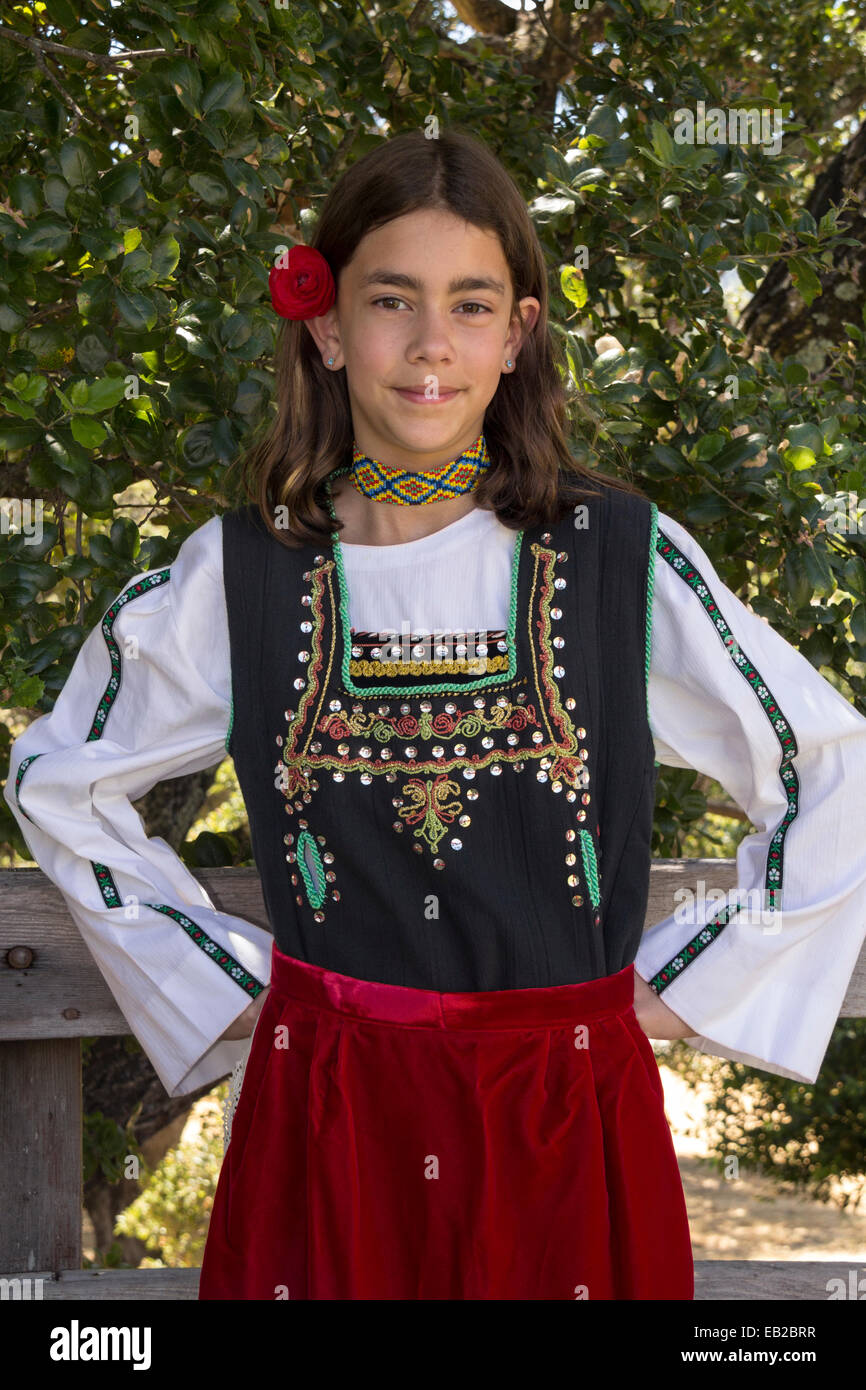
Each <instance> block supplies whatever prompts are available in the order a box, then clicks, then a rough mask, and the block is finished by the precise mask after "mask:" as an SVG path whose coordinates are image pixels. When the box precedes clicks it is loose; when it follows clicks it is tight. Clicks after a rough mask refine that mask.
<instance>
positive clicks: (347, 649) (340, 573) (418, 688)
mask: <svg viewBox="0 0 866 1390" xmlns="http://www.w3.org/2000/svg"><path fill="white" fill-rule="evenodd" d="M346 472H348V469H347V468H339V469H337V471H336V472H335V473H333V474H332V475H331V476H332V478H337V477H340V476H341V475H342V474H343V473H346ZM326 486H327V493H328V510H329V511H330V513H331V519H332V520H333V521H335V522H336V520H337V516H336V512H335V511H334V504H333V500H332V498H331V479H330V478H329V479H328V480H327V484H326ZM523 535H524V533H523V531H518V533H517V537H516V540H515V545H514V555H513V557H512V561H511V602H510V605H509V613H508V669H507V670H506V671H502V672H501V673H500V674H499V675H493V676H481V677H479V679H478V680H477V681H473V682H472V684H471V685H469V684H467V685H463V684H461V686H460V690H482V689H483V688H484V687H486V686H490V685H504V684H505V682H506V681H509V680H513V679H514V675H515V673H516V671H517V651H516V647H515V642H514V634H515V630H516V627H517V583H518V575H519V572H520V555H521V551H522V546H523ZM331 543H332V545H333V548H334V559H335V560H336V562H337V579H338V583H339V586H340V605H339V606H340V617H341V619H342V628H343V660H342V664H341V674H342V678H343V686H344V688H345V689H346V690H347V691H349V693H350V694H352V695H405V694H406V687H405V686H404V685H366V686H358V685H355V683H354V682H353V680H352V676H351V673H350V670H349V659H350V655H351V627H350V622H349V585H348V583H347V580H346V573H345V570H344V567H343V551H342V547H341V545H340V537H339V533H338V532H337V531H334V532H332V534H331ZM453 690H454V687H453V685H449V684H448V682H447V681H446V682H444V683H443V682H439V683H437V684H435V685H413V686H412V694H413V695H439V694H446V693H450V692H452V691H453Z"/></svg>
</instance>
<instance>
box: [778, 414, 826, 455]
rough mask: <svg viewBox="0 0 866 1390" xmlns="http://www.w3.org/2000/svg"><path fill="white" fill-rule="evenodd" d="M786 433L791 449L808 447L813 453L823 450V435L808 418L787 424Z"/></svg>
mask: <svg viewBox="0 0 866 1390" xmlns="http://www.w3.org/2000/svg"><path fill="white" fill-rule="evenodd" d="M787 435H788V439H789V441H790V444H791V448H792V449H809V450H811V452H812V453H813V454H820V453H822V452H823V449H824V436H823V434H822V433H821V431H820V429H819V428H818V426H817V425H813V424H811V423H810V422H809V421H808V420H806V421H801V422H799V423H798V424H796V425H789V426H788V429H787Z"/></svg>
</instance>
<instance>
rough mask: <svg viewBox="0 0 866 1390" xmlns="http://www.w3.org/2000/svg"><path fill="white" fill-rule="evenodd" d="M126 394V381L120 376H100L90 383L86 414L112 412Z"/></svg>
mask: <svg viewBox="0 0 866 1390" xmlns="http://www.w3.org/2000/svg"><path fill="white" fill-rule="evenodd" d="M125 393H126V381H125V379H124V378H123V377H122V376H101V377H99V378H98V380H96V381H94V382H91V384H90V394H89V396H88V400H87V410H88V412H92V413H95V412H97V411H100V410H112V409H113V408H114V406H116V405H117V404H118V403H119V402H120V401H122V400H123V397H124V395H125Z"/></svg>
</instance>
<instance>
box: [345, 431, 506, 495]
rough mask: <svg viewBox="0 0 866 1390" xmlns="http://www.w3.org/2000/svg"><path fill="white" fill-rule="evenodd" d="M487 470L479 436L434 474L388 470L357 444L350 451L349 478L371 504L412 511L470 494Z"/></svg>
mask: <svg viewBox="0 0 866 1390" xmlns="http://www.w3.org/2000/svg"><path fill="white" fill-rule="evenodd" d="M489 467H490V455H489V454H488V452H487V445H486V444H485V442H484V435H483V434H480V435H479V436H478V438H477V440H476V441H475V443H474V444H473V445H472V448H471V449H467V450H466V452H465V453H463V454H461V455H460V457H459V458H456V459H453V460H452V462H451V463H449V464H446V465H445V467H444V468H440V469H438V470H437V471H436V472H430V471H428V470H426V469H421V470H419V471H418V472H413V471H412V470H411V469H408V468H389V467H388V466H387V465H385V464H382V463H378V462H377V461H376V460H375V459H371V458H369V457H368V456H367V454H362V453H361V451H360V449H359V448H358V446H357V445H356V444H353V447H352V465H351V468H350V469H349V476H350V478H351V480H352V483H353V485H354V486H355V487H356V488H357V489H358V491H359V492H363V493H364V495H365V496H366V497H372V499H373V501H374V502H393V503H396V504H397V505H398V506H401V507H414V506H416V505H417V504H419V503H423V502H441V501H444V499H445V498H447V497H459V496H460V495H461V493H464V492H471V491H472V489H473V488H474V487H476V486H477V484H478V480H479V478H480V476H481V474H482V472H483V471H484V469H485V468H489Z"/></svg>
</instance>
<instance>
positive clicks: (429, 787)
mask: <svg viewBox="0 0 866 1390" xmlns="http://www.w3.org/2000/svg"><path fill="white" fill-rule="evenodd" d="M656 516H657V512H656V509H655V508H654V506H653V505H652V504H650V503H649V502H647V501H646V500H645V499H644V498H642V497H639V496H637V495H636V494H632V493H626V492H620V491H617V490H616V489H612V488H604V489H603V491H602V493H601V496H591V497H587V498H586V499H585V502H584V503H582V504H581V505H580V506H578V507H577V508H576V509H575V510H574V511H571V510H569V511H568V512H567V513H566V515H565V517H564V518H562V519H561V520H560V521H559V522H557V523H555V524H549V525H547V526H541V527H538V528H535V529H531V530H526V531H523V532H519V533H516V538H515V550H514V560H513V566H512V585H511V606H510V614H509V624H508V631H507V634H506V638H505V641H504V643H501V644H500V646H502V647H503V648H504V651H501V652H496V653H492V654H491V653H490V652H489V651H488V653H487V655H482V656H481V657H479V658H477V659H476V660H474V661H472V660H467V659H465V658H456V657H454V658H453V659H451V660H449V661H447V662H442V661H432V662H426V663H424V662H414V661H411V660H410V661H405V660H404V661H403V662H402V663H401V662H396V663H395V662H394V661H393V660H391V659H390V655H389V653H390V649H388V648H379V649H374V650H375V651H378V652H379V654H380V659H379V660H378V661H376V660H373V661H371V660H369V659H367V660H359V659H358V656H359V655H365V653H364V652H362V651H361V649H360V648H358V647H356V648H355V654H354V655H353V651H352V646H353V643H352V632H351V629H350V627H349V602H348V592H347V584H346V578H345V574H344V572H343V565H342V555H341V553H340V547H339V545H336V546H334V545H331V544H328V545H327V546H325V545H321V544H320V545H319V546H317V547H311V546H304V547H303V548H298V549H290V548H289V547H288V546H285V545H283V544H281V542H280V541H278V540H276V539H275V538H274V537H273V536H271V535H270V534H269V533H268V531H267V529H266V527H265V525H264V522H263V521H262V519H261V517H260V515H259V513H258V511H257V509H256V508H255V507H254V506H252V505H250V506H245V507H240V508H238V509H237V510H235V511H232V512H228V513H226V514H225V515H224V516H223V561H224V576H225V594H226V604H227V611H228V621H229V637H230V650H231V668H232V722H231V727H230V730H229V735H228V738H227V748H228V751H229V752H230V753H231V755H232V757H233V759H234V763H235V768H236V771H237V776H238V781H239V784H240V787H241V791H242V793H243V796H244V800H245V803H246V807H247V813H248V816H249V823H250V831H251V836H252V846H253V854H254V857H255V861H256V864H257V866H258V870H259V874H260V876H261V881H262V887H263V893H264V900H265V904H266V907H267V911H268V915H269V919H270V923H271V927H272V930H273V933H274V937H275V940H276V944H277V946H278V947H279V949H280V950H282V951H284V952H285V953H286V954H287V955H290V956H294V957H296V958H298V959H300V960H304V961H307V962H309V963H311V964H314V965H319V966H322V967H324V968H326V969H329V970H334V971H337V972H339V973H341V974H344V975H350V976H354V977H356V978H358V979H365V980H378V981H381V982H384V983H387V984H397V985H409V986H413V987H415V988H422V989H434V990H442V991H455V990H461V991H463V990H496V989H523V988H529V987H537V986H548V985H561V984H571V983H576V982H580V981H583V980H591V979H596V978H597V977H599V976H602V975H609V974H612V973H614V972H616V971H618V970H621V969H623V968H624V967H625V966H626V965H628V964H630V963H631V962H632V961H633V960H634V958H635V955H636V952H637V948H638V943H639V941H640V937H641V932H642V928H643V922H644V916H645V913H646V904H647V897H648V890H649V871H650V842H651V832H652V816H653V805H654V792H655V778H656V763H655V753H654V747H653V742H652V735H651V732H650V727H649V722H648V716H647V673H648V628H649V614H648V593H647V581H648V576H649V574H650V556H651V553H652V548H653V545H654V533H655V518H656ZM409 616H411V615H407V617H409ZM470 655H471V653H470ZM452 656H453V653H452Z"/></svg>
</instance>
